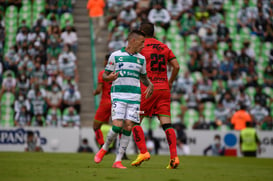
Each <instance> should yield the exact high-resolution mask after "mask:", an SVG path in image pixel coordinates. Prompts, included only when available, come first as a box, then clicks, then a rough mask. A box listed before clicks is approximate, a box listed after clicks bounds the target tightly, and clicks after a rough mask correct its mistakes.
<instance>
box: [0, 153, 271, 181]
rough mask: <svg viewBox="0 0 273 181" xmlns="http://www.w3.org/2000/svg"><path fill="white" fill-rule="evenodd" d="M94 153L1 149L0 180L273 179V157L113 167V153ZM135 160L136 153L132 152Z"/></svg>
mask: <svg viewBox="0 0 273 181" xmlns="http://www.w3.org/2000/svg"><path fill="white" fill-rule="evenodd" d="M93 157H94V155H93V154H92V155H91V154H57V153H5V152H0V180H1V181H55V180H56V181H93V180H94V181H95V180H96V181H101V180H109V181H111V180H113V181H115V180H117V181H123V180H126V181H146V180H147V181H148V180H149V181H158V180H162V181H178V180H182V181H187V180H190V181H206V180H207V181H237V180H238V181H258V180H261V181H272V180H273V159H256V158H234V157H197V156H196V157H195V156H187V157H180V161H181V164H180V165H179V167H178V168H177V169H175V170H167V169H165V167H166V165H167V162H168V160H169V158H168V157H167V156H152V157H151V160H150V161H148V162H144V163H143V164H142V165H141V167H131V166H130V160H129V161H127V160H125V161H123V164H124V165H125V166H127V167H128V169H125V170H120V169H114V168H111V166H112V163H113V160H114V155H112V154H109V155H106V157H105V158H104V160H103V161H102V162H101V163H100V164H95V163H94V162H93ZM129 158H130V159H131V160H132V159H133V158H135V155H129Z"/></svg>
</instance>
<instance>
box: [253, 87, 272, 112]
mask: <svg viewBox="0 0 273 181" xmlns="http://www.w3.org/2000/svg"><path fill="white" fill-rule="evenodd" d="M262 90H263V89H262V87H261V86H257V87H256V93H255V95H254V101H255V102H258V103H260V105H261V106H262V107H267V102H270V103H272V101H273V98H272V95H267V94H266V93H265V92H263V91H262Z"/></svg>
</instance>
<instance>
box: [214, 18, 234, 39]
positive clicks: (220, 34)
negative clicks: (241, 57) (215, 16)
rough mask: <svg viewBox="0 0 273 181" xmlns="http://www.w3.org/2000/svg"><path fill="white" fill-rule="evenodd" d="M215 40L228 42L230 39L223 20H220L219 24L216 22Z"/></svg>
mask: <svg viewBox="0 0 273 181" xmlns="http://www.w3.org/2000/svg"><path fill="white" fill-rule="evenodd" d="M216 34H217V41H218V42H228V41H231V38H230V36H229V29H228V27H227V26H226V24H225V22H224V20H220V22H219V24H217V30H216Z"/></svg>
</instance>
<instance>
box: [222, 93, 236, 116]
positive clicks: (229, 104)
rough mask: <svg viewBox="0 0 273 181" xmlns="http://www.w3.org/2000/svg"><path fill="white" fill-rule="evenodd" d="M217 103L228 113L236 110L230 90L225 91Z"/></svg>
mask: <svg viewBox="0 0 273 181" xmlns="http://www.w3.org/2000/svg"><path fill="white" fill-rule="evenodd" d="M219 101H220V102H221V103H222V104H223V106H224V107H225V108H226V109H228V110H229V111H230V112H233V111H234V110H235V109H236V102H235V98H234V96H233V94H232V93H231V92H230V90H226V92H225V93H223V94H222V95H221V97H220V100H219Z"/></svg>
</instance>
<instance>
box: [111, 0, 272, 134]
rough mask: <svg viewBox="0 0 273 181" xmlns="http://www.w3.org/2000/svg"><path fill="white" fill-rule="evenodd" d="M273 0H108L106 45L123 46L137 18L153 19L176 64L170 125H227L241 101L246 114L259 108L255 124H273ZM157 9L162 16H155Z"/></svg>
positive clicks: (206, 127)
mask: <svg viewBox="0 0 273 181" xmlns="http://www.w3.org/2000/svg"><path fill="white" fill-rule="evenodd" d="M157 4H161V5H160V7H162V8H160V7H158V6H157ZM272 5H273V3H272V2H271V1H262V0H241V1H234V0H226V1H225V0H209V1H198V0H172V1H164V0H139V1H118V0H117V1H108V4H107V6H108V9H109V11H108V17H107V20H108V31H109V33H110V36H109V39H108V42H109V44H108V45H109V47H108V50H109V52H112V51H114V50H115V47H119V46H123V45H124V44H125V43H126V39H125V38H126V35H127V34H128V32H129V31H130V30H131V29H134V28H138V26H139V25H140V23H141V22H143V21H150V22H151V21H152V22H153V23H155V25H156V34H155V36H156V38H157V39H159V40H161V41H163V42H165V43H167V45H168V46H169V47H170V48H171V49H172V50H173V52H174V54H175V55H176V56H177V60H178V61H179V63H180V67H181V71H180V74H179V76H178V78H177V81H176V82H175V83H174V85H173V88H172V104H171V107H172V118H173V119H172V120H173V123H183V124H184V126H185V127H186V129H209V130H213V129H217V130H230V129H233V128H232V126H231V124H230V117H231V116H232V114H233V113H234V112H235V111H236V110H237V109H238V108H239V107H240V104H242V102H243V103H244V104H247V106H248V111H249V112H251V110H253V109H255V107H256V109H255V110H263V111H257V112H258V113H259V115H260V116H261V117H259V118H255V115H253V114H252V116H253V119H254V122H255V124H256V127H257V128H259V129H262V130H264V129H265V127H267V129H270V130H272V111H273V110H272V107H273V106H272V105H273V104H272V100H273V97H272V95H273V94H272V90H273V84H272V83H273V82H272V78H273V71H272V55H270V53H271V54H272V51H273V50H272V46H273V44H272V42H273V41H272V30H273V21H272V15H273V9H272ZM156 8H157V11H155V9H156ZM162 9H164V10H162ZM113 10H116V11H115V16H114V17H113V14H112V13H110V12H113ZM126 10H127V11H126ZM165 10H168V12H169V15H166V14H165V13H164V12H165ZM125 12H126V13H127V16H126V15H124V14H125ZM151 12H152V13H151ZM159 12H161V15H162V16H161V17H160V19H158V20H155V19H154V18H155V17H153V18H152V15H151V14H153V13H159ZM135 13H137V18H132V17H134V15H133V14H135ZM164 16H166V17H164ZM168 16H170V17H168ZM124 17H125V18H128V19H127V22H126V25H124V21H125V20H124V19H125V18H124ZM157 18H159V17H157ZM164 18H165V20H166V21H167V20H168V19H169V18H170V19H171V20H170V22H169V24H168V26H166V25H165V24H162V23H160V22H162V19H164ZM164 23H166V22H164ZM270 56H271V61H270ZM194 87H195V88H194ZM193 88H194V89H196V90H195V91H194V92H193V91H192V90H193ZM257 90H260V91H259V92H257ZM257 102H258V103H259V104H258V105H257V104H256V103H257ZM218 105H219V106H218ZM220 105H221V107H220ZM222 105H223V106H222ZM252 112H253V113H254V111H252ZM257 112H255V114H257ZM256 117H257V116H256ZM153 120H156V119H153ZM269 122H270V123H269ZM268 123H269V124H268ZM145 124H146V125H147V123H145ZM265 125H266V126H265Z"/></svg>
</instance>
